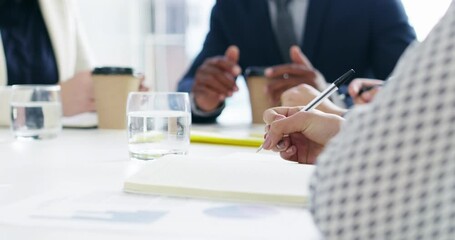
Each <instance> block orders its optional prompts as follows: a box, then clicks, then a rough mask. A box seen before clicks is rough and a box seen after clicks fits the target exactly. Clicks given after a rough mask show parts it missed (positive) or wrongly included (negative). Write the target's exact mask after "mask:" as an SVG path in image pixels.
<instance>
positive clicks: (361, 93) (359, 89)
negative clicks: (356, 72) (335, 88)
mask: <svg viewBox="0 0 455 240" xmlns="http://www.w3.org/2000/svg"><path fill="white" fill-rule="evenodd" d="M383 83H384V81H382V80H377V79H365V78H357V79H354V80H353V81H352V82H351V83H350V84H349V86H348V93H349V95H350V96H351V97H352V99H353V100H354V103H356V104H364V103H368V102H370V101H371V100H373V97H374V96H375V95H376V93H377V92H378V90H379V88H377V86H380V85H382V84H383Z"/></svg>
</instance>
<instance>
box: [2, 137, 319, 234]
mask: <svg viewBox="0 0 455 240" xmlns="http://www.w3.org/2000/svg"><path fill="white" fill-rule="evenodd" d="M239 151H247V152H254V151H255V149H254V148H248V147H235V146H221V145H207V144H191V147H190V155H193V156H214V157H216V156H219V155H220V154H228V153H232V152H239ZM141 164H143V163H142V162H140V161H131V160H129V157H128V150H127V140H126V132H125V131H108V130H96V129H91V130H82V129H81V130H70V129H64V130H63V132H62V133H61V134H60V135H59V136H58V137H57V138H56V139H52V140H44V141H26V142H24V141H14V140H13V139H12V138H11V134H10V131H9V129H5V128H3V129H1V128H0V207H2V208H4V207H5V206H8V207H9V206H11V205H10V204H13V203H21V201H24V200H28V199H34V198H37V197H40V196H41V197H42V196H44V197H45V196H46V195H48V193H49V194H50V193H53V194H55V193H57V194H60V193H61V194H66V193H68V194H69V193H71V194H73V195H78V194H80V195H81V196H83V195H84V194H89V195H90V194H98V193H108V194H114V195H116V196H120V197H123V196H124V195H127V197H128V199H129V201H130V200H131V201H135V200H137V201H138V202H140V201H144V199H145V198H146V199H145V201H149V199H150V202H153V201H156V203H157V206H158V205H159V206H166V207H167V209H168V210H169V212H170V213H169V214H167V215H165V216H164V217H162V218H161V219H160V220H159V221H162V223H163V225H159V224H155V223H152V224H150V225H141V226H140V227H137V226H136V225H134V224H132V225H131V228H128V225H127V227H125V226H124V225H116V224H117V223H105V224H104V225H103V227H98V226H101V225H97V224H96V223H95V222H93V224H90V221H86V222H85V225H83V226H79V225H76V226H73V227H72V226H67V225H68V223H67V222H66V223H65V222H64V220H62V223H63V224H55V225H53V224H51V225H49V224H48V225H47V226H42V225H39V224H38V225H35V226H33V225H30V226H24V225H22V224H4V223H1V224H0V239H5V240H6V239H8V240H19V239H21V240H22V239H46V240H52V239H59V240H61V239H66V240H67V239H97V240H100V239H101V240H102V239H110V240H111V239H277V238H281V239H319V234H318V231H317V229H316V227H315V226H314V223H313V221H312V218H311V215H310V214H309V213H308V211H307V210H306V209H302V208H286V207H279V206H257V207H258V209H259V210H261V209H262V210H264V209H265V210H266V211H265V213H273V214H268V215H267V214H265V215H263V218H260V217H257V216H256V217H255V215H254V214H253V215H252V216H250V218H249V219H248V218H246V219H245V218H244V219H241V218H235V217H234V218H230V219H228V218H219V217H214V216H206V215H204V214H201V212H197V211H196V210H197V209H198V208H199V207H200V208H201V209H202V208H207V207H208V206H209V207H213V209H216V207H217V206H218V207H220V208H219V209H223V206H231V209H237V210H236V211H241V210H239V209H242V207H243V206H244V205H240V204H237V203H224V202H208V201H202V200H195V199H173V198H159V199H157V197H153V196H146V197H144V196H141V195H131V194H126V193H123V192H122V185H123V180H124V179H125V178H126V177H127V176H129V175H130V174H131V173H132V172H134V171H135V170H136V169H137V167H138V166H140V165H141ZM182 206H186V207H182ZM249 206H250V207H252V209H253V210H254V209H255V206H251V205H249ZM247 207H248V206H247ZM193 209H194V211H193V212H192V211H191V210H193ZM250 210H251V208H250ZM267 211H268V212H267ZM253 212H254V211H253ZM205 213H207V211H206V212H205ZM4 217H6V216H4V215H0V220H2V218H4ZM3 220H5V219H3ZM166 221H168V223H166V224H165V222H166ZM1 222H5V221H1ZM6 222H7V221H6ZM275 223H277V224H275ZM154 224H155V225H154ZM160 224H161V223H160ZM69 225H71V224H69ZM117 226H121V227H117ZM161 226H163V227H161ZM166 226H167V227H166Z"/></svg>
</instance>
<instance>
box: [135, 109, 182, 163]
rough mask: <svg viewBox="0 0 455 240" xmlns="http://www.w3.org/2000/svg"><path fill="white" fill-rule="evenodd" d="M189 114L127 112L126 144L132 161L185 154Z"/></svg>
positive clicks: (179, 112)
mask: <svg viewBox="0 0 455 240" xmlns="http://www.w3.org/2000/svg"><path fill="white" fill-rule="evenodd" d="M190 121H191V118H190V113H189V112H186V111H167V110H162V111H161V110H157V111H146V112H144V111H133V112H129V113H128V143H129V145H128V146H129V152H130V156H131V157H132V158H134V159H154V158H158V157H161V156H164V155H167V154H186V153H187V151H188V146H189V144H190Z"/></svg>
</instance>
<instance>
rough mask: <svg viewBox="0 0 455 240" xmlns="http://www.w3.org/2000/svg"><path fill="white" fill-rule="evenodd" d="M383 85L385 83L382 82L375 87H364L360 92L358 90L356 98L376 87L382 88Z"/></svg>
mask: <svg viewBox="0 0 455 240" xmlns="http://www.w3.org/2000/svg"><path fill="white" fill-rule="evenodd" d="M384 85H385V82H382V83H379V84H375V85H371V86H365V87H362V88H361V89H360V90H359V93H357V96H358V97H360V96H361V95H362V94H363V93H364V92H368V91H370V90H372V89H374V88H377V87H382V86H384Z"/></svg>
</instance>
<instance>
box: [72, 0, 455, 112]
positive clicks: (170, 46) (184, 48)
mask: <svg viewBox="0 0 455 240" xmlns="http://www.w3.org/2000/svg"><path fill="white" fill-rule="evenodd" d="M77 2H78V5H79V15H80V17H81V21H82V23H83V28H84V30H85V33H86V37H87V39H88V42H89V45H90V46H91V50H92V52H93V55H94V56H95V60H96V64H97V65H98V66H102V65H120V66H131V67H133V68H134V69H135V70H136V71H139V72H142V73H144V74H145V75H146V81H147V84H148V85H149V86H150V87H151V89H153V90H156V91H174V90H175V89H176V84H177V82H178V80H179V79H180V78H181V77H182V75H183V74H184V72H185V71H186V70H187V68H188V67H189V64H190V63H191V60H192V59H193V58H194V57H195V56H196V54H197V53H198V52H199V51H200V49H201V47H202V43H203V41H204V38H205V34H206V33H207V31H208V27H209V17H210V11H211V8H212V6H213V4H214V3H215V0H97V1H93V0H78V1H77ZM402 2H403V5H404V6H405V9H406V11H407V14H408V16H409V19H410V22H411V24H413V26H414V28H415V30H416V33H417V37H418V40H420V41H421V40H423V39H424V38H425V37H426V35H427V34H428V33H429V31H431V29H432V27H433V26H434V25H435V24H436V22H437V21H438V20H439V19H440V17H441V16H442V15H443V14H444V13H445V11H446V9H447V7H448V6H449V4H450V2H451V0H436V1H426V0H402ZM100 16H102V18H100ZM238 83H239V88H240V91H239V92H238V93H236V95H235V96H234V97H233V98H230V99H229V100H228V103H227V104H228V108H227V109H226V111H224V112H223V115H232V114H233V115H237V114H236V112H242V113H243V115H246V114H245V113H244V111H249V106H245V104H244V103H245V101H247V98H248V96H247V94H248V93H247V92H246V90H245V88H246V86H245V84H244V81H238ZM229 106H234V107H229ZM242 106H243V107H242ZM248 116H249V114H248ZM219 120H221V121H223V116H221V117H220V119H219ZM244 120H246V119H244Z"/></svg>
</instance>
